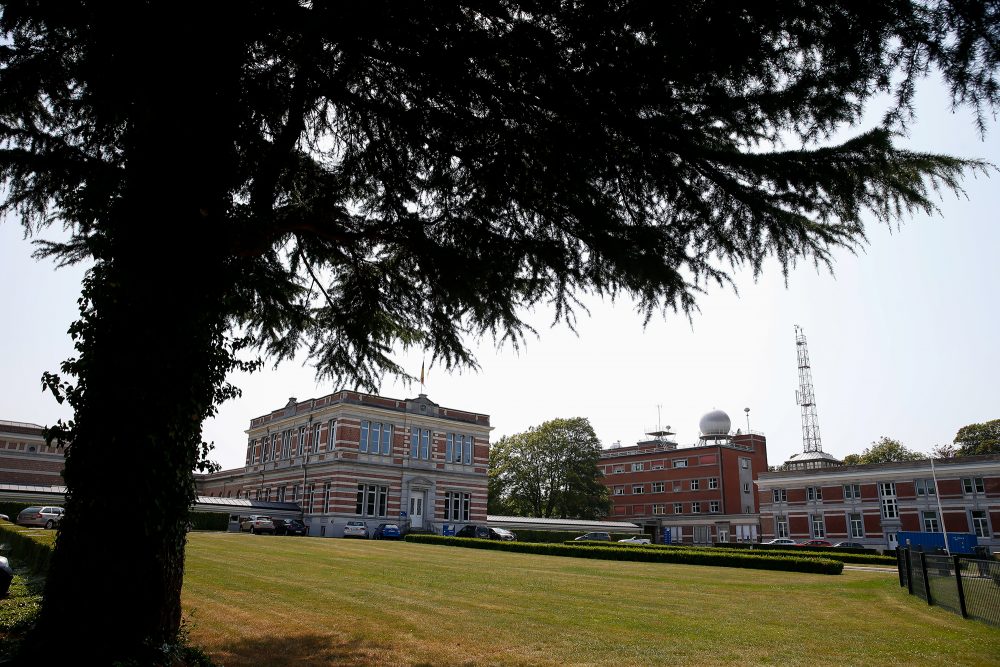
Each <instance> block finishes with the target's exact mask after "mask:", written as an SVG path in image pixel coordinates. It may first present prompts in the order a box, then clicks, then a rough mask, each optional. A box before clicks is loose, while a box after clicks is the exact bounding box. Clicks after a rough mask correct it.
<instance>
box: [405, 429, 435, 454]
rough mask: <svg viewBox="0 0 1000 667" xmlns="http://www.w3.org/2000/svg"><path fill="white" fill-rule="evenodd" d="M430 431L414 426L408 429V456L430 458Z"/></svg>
mask: <svg viewBox="0 0 1000 667" xmlns="http://www.w3.org/2000/svg"><path fill="white" fill-rule="evenodd" d="M430 443H431V432H430V430H429V429H423V430H421V429H419V428H415V429H413V430H412V431H410V458H413V459H430V447H431V445H430Z"/></svg>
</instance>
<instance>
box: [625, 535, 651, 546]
mask: <svg viewBox="0 0 1000 667" xmlns="http://www.w3.org/2000/svg"><path fill="white" fill-rule="evenodd" d="M649 543H650V541H649V538H648V537H638V536H636V535H633V536H632V537H626V538H625V539H624V540H618V544H649Z"/></svg>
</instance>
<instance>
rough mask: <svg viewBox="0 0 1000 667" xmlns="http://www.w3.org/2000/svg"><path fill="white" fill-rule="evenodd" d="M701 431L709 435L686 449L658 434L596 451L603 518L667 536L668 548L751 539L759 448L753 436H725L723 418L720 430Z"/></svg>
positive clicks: (763, 451) (762, 456)
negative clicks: (605, 505) (605, 504)
mask: <svg viewBox="0 0 1000 667" xmlns="http://www.w3.org/2000/svg"><path fill="white" fill-rule="evenodd" d="M710 414H714V413H710ZM719 414H722V415H724V413H719ZM707 417H708V415H706V418H707ZM704 423H705V420H704V419H703V424H704ZM709 430H712V431H715V432H714V433H707V432H706V429H705V428H703V429H702V433H703V437H702V439H700V440H699V443H698V444H697V445H694V446H691V447H679V446H678V445H677V443H676V442H674V441H672V440H669V439H668V437H667V436H670V435H673V434H672V433H669V432H666V431H659V432H654V433H651V434H650V435H653V436H654V437H653V438H652V439H650V440H645V441H642V442H639V443H637V444H636V445H634V446H631V447H615V448H612V449H606V450H604V452H603V453H602V454H601V459H600V463H599V467H600V469H601V471H602V472H603V473H604V479H603V481H604V484H605V485H606V486H607V487H608V489H609V491H610V494H611V500H612V503H613V508H612V513H611V517H610V518H611V519H613V520H615V521H631V522H633V523H635V524H637V525H639V526H640V527H642V529H643V532H645V533H648V534H650V535H652V536H653V538H654V540H656V541H661V540H662V539H663V538H664V537H665V535H666V531H668V530H669V531H670V541H671V542H674V543H689V544H712V543H714V542H736V541H755V540H757V539H758V536H759V527H758V514H757V512H758V508H759V505H758V499H757V490H756V488H755V486H754V480H755V479H756V478H757V476H758V475H759V474H760V473H762V472H764V471H766V470H767V441H766V439H765V438H764V436H763V435H762V434H760V433H738V434H735V435H728V431H729V418H728V417H725V420H724V428H715V429H709Z"/></svg>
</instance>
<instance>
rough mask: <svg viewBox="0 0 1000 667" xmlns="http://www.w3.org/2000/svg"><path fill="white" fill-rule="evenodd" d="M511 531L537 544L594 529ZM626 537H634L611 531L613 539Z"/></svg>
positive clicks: (556, 542) (522, 540) (518, 538)
mask: <svg viewBox="0 0 1000 667" xmlns="http://www.w3.org/2000/svg"><path fill="white" fill-rule="evenodd" d="M510 530H511V531H513V532H514V534H515V535H517V541H518V542H532V543H536V544H558V543H560V542H567V541H570V540H572V539H574V538H576V537H580V536H581V535H584V534H586V533H589V532H593V531H583V532H580V531H572V530H529V529H521V528H511V529H510ZM626 537H632V535H631V534H630V533H611V539H613V540H621V539H625V538H626ZM640 537H648V535H642V536H640Z"/></svg>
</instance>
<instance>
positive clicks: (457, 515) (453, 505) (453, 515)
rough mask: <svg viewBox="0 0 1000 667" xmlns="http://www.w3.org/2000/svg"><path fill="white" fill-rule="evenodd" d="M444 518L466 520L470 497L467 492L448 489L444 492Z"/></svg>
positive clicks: (447, 519) (467, 518)
mask: <svg viewBox="0 0 1000 667" xmlns="http://www.w3.org/2000/svg"><path fill="white" fill-rule="evenodd" d="M444 496H445V498H444V518H445V520H446V521H468V520H469V505H470V504H471V501H472V497H471V496H470V495H469V494H468V493H462V492H460V491H449V492H448V493H446V494H444Z"/></svg>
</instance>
